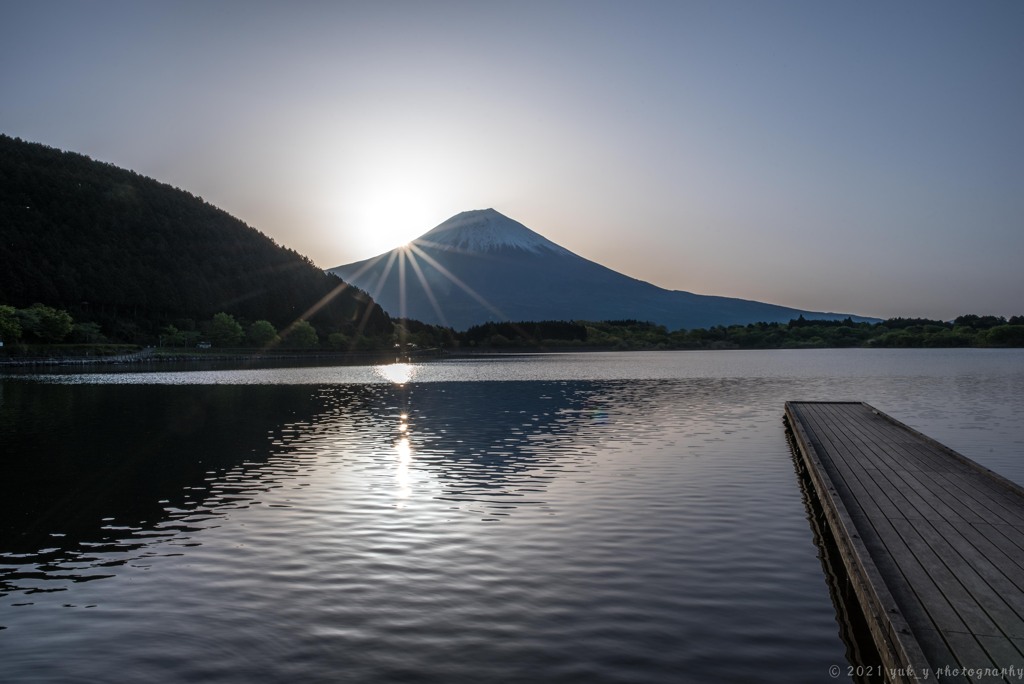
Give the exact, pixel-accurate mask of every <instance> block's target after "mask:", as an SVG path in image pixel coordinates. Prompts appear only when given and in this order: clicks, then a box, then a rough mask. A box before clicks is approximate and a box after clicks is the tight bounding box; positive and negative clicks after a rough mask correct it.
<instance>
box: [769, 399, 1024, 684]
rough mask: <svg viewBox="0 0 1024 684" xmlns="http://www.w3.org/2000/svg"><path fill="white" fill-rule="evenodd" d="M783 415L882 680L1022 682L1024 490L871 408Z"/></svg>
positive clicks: (796, 406) (793, 406)
mask: <svg viewBox="0 0 1024 684" xmlns="http://www.w3.org/2000/svg"><path fill="white" fill-rule="evenodd" d="M786 418H787V421H788V423H789V426H790V429H791V430H792V433H793V437H794V441H795V443H796V445H797V451H798V452H799V453H798V456H799V459H800V460H801V461H802V463H803V466H804V467H805V468H806V470H807V472H808V475H809V477H810V479H811V481H812V483H813V485H814V490H815V493H816V494H817V497H818V499H819V500H820V503H821V505H822V509H823V510H824V512H825V516H826V518H827V520H828V524H829V527H830V528H831V531H832V533H833V535H834V537H835V540H836V545H837V546H838V549H839V552H840V554H841V556H842V559H843V564H844V566H845V569H846V573H847V575H848V577H849V580H850V582H851V583H852V584H853V590H854V593H855V594H856V596H857V599H858V602H859V604H860V606H861V609H862V610H863V612H864V616H865V618H866V620H867V623H868V627H869V629H870V631H871V634H872V638H873V640H874V642H875V645H876V647H877V648H878V651H879V654H880V655H881V657H882V663H883V666H884V669H885V673H884V674H885V675H886V677H887V679H889V680H890V681H896V682H903V681H906V682H914V681H922V680H925V677H926V675H927V681H936V680H938V681H943V682H945V681H971V682H977V681H982V682H1003V681H1006V682H1024V490H1022V489H1021V488H1020V487H1019V486H1017V485H1016V484H1014V483H1012V482H1010V481H1009V480H1006V479H1005V478H1003V477H1000V476H999V475H996V474H995V473H993V472H991V471H989V470H987V469H985V468H983V467H981V466H980V465H978V464H976V463H974V462H973V461H971V460H970V459H968V458H966V457H964V456H961V455H960V454H958V453H956V452H955V451H953V450H952V449H949V448H948V447H945V446H943V445H942V444H939V443H938V442H936V441H935V440H933V439H931V438H929V437H926V436H925V435H922V434H921V433H919V432H917V431H916V430H913V429H912V428H909V427H907V426H906V425H904V424H902V423H900V422H899V421H897V420H895V419H893V418H891V417H889V416H887V415H885V414H883V413H881V412H879V411H877V410H875V409H874V408H872V407H871V406H868V405H867V404H863V403H859V402H787V403H786Z"/></svg>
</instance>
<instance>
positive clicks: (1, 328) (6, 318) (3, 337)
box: [0, 304, 21, 342]
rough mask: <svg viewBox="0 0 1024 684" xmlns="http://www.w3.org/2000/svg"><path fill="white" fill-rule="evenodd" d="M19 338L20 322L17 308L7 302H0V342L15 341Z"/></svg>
mask: <svg viewBox="0 0 1024 684" xmlns="http://www.w3.org/2000/svg"><path fill="white" fill-rule="evenodd" d="M20 339H21V323H20V322H19V321H18V310H17V309H15V308H14V307H13V306H10V305H7V304H0V342H16V341H18V340H20Z"/></svg>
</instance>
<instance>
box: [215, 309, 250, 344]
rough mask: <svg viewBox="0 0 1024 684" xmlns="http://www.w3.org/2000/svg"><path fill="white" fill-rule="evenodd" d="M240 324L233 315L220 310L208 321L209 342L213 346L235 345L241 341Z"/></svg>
mask: <svg viewBox="0 0 1024 684" xmlns="http://www.w3.org/2000/svg"><path fill="white" fill-rule="evenodd" d="M243 336H244V335H243V333H242V326H240V325H239V324H238V321H236V320H235V317H234V316H232V315H231V314H228V313H224V312H223V311H221V312H220V313H218V314H214V315H213V321H212V322H211V323H210V342H211V343H212V344H213V345H214V346H215V347H237V346H238V345H239V344H241V343H242V337H243Z"/></svg>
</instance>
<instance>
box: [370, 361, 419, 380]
mask: <svg viewBox="0 0 1024 684" xmlns="http://www.w3.org/2000/svg"><path fill="white" fill-rule="evenodd" d="M373 372H374V373H376V374H377V375H379V376H380V377H382V378H384V379H385V380H388V381H390V382H393V383H395V384H396V385H404V384H405V383H407V382H409V381H410V380H412V378H413V376H414V375H415V374H416V367H415V366H413V365H412V364H411V363H389V364H387V365H383V366H374V367H373Z"/></svg>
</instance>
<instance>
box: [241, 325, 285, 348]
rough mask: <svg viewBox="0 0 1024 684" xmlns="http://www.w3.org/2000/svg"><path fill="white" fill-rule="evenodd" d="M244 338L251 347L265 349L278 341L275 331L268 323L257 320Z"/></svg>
mask: <svg viewBox="0 0 1024 684" xmlns="http://www.w3.org/2000/svg"><path fill="white" fill-rule="evenodd" d="M245 337H246V340H247V341H248V342H249V344H250V345H252V346H253V347H267V346H270V345H271V344H273V343H275V342H278V341H280V338H279V337H278V336H277V330H276V329H275V328H274V326H273V324H272V323H271V322H270V321H266V320H259V321H256V322H255V323H253V324H252V325H250V326H249V330H248V331H247V332H246V333H245Z"/></svg>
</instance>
